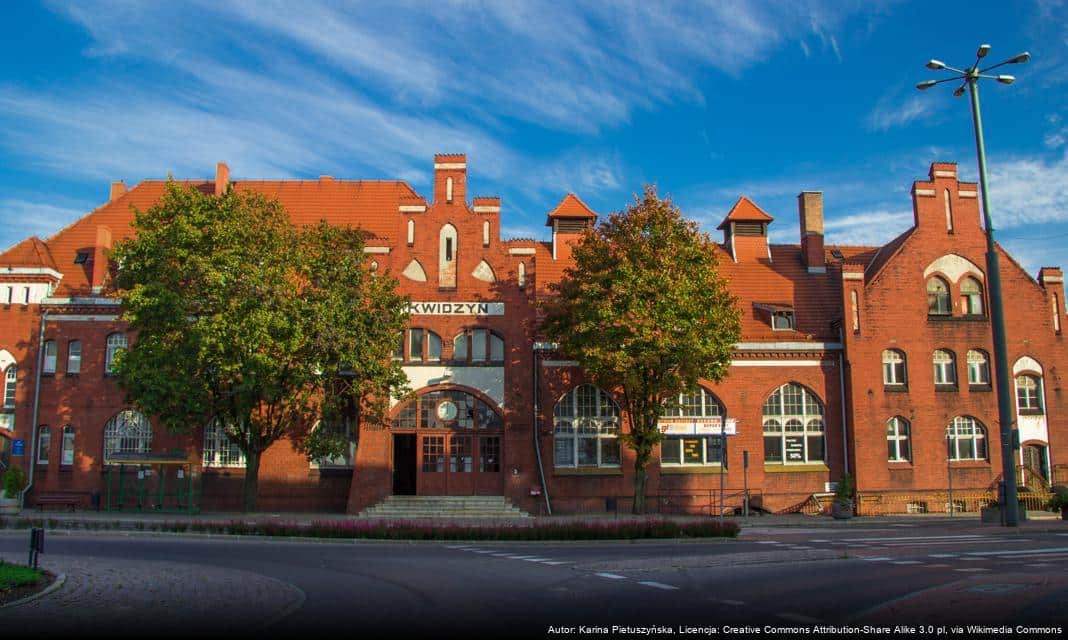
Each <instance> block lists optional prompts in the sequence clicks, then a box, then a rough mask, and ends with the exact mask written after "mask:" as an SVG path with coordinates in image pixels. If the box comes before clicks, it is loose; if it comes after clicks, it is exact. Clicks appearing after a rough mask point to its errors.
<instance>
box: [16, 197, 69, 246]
mask: <svg viewBox="0 0 1068 640" xmlns="http://www.w3.org/2000/svg"><path fill="white" fill-rule="evenodd" d="M88 210H89V206H86V207H85V208H78V207H59V206H56V205H55V204H50V203H46V202H31V201H29V200H20V199H13V198H8V199H4V200H0V221H3V225H4V227H6V229H7V234H6V236H7V237H8V238H10V239H12V240H11V242H10V243H7V242H5V241H4V240H3V239H0V251H5V250H7V248H8V247H7V246H6V244H11V243H13V242H16V240H14V239H15V238H18V239H22V238H26V237H28V236H37V237H39V238H47V237H48V236H50V235H52V234H54V233H55V232H57V231H59V230H60V229H62V228H63V227H64V226H65V225H67V224H69V223H70V222H71V221H72V220H74V219H76V218H78V217H79V216H81V215H83V214H85V213H86V212H87V211H88Z"/></svg>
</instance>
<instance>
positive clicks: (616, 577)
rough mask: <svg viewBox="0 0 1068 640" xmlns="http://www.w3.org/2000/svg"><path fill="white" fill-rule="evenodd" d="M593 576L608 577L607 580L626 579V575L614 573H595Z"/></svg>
mask: <svg viewBox="0 0 1068 640" xmlns="http://www.w3.org/2000/svg"><path fill="white" fill-rule="evenodd" d="M593 575H595V576H601V577H602V578H608V579H609V580H626V579H627V576H618V575H616V574H614V573H595V574H593Z"/></svg>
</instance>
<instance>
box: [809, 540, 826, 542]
mask: <svg viewBox="0 0 1068 640" xmlns="http://www.w3.org/2000/svg"><path fill="white" fill-rule="evenodd" d="M809 542H830V540H809Z"/></svg>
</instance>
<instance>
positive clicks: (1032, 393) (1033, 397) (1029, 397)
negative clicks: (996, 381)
mask: <svg viewBox="0 0 1068 640" xmlns="http://www.w3.org/2000/svg"><path fill="white" fill-rule="evenodd" d="M1016 409H1017V411H1019V412H1020V413H1021V414H1030V415H1035V414H1041V413H1042V381H1041V380H1039V378H1038V376H1033V375H1030V374H1026V373H1025V374H1023V375H1019V376H1016Z"/></svg>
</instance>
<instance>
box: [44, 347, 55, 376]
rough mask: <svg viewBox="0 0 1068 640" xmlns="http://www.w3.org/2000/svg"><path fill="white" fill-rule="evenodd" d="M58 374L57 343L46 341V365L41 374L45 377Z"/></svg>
mask: <svg viewBox="0 0 1068 640" xmlns="http://www.w3.org/2000/svg"><path fill="white" fill-rule="evenodd" d="M55 372H56V341H55V340H45V343H44V364H43V366H42V369H41V373H43V374H44V375H51V374H54V373H55Z"/></svg>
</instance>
